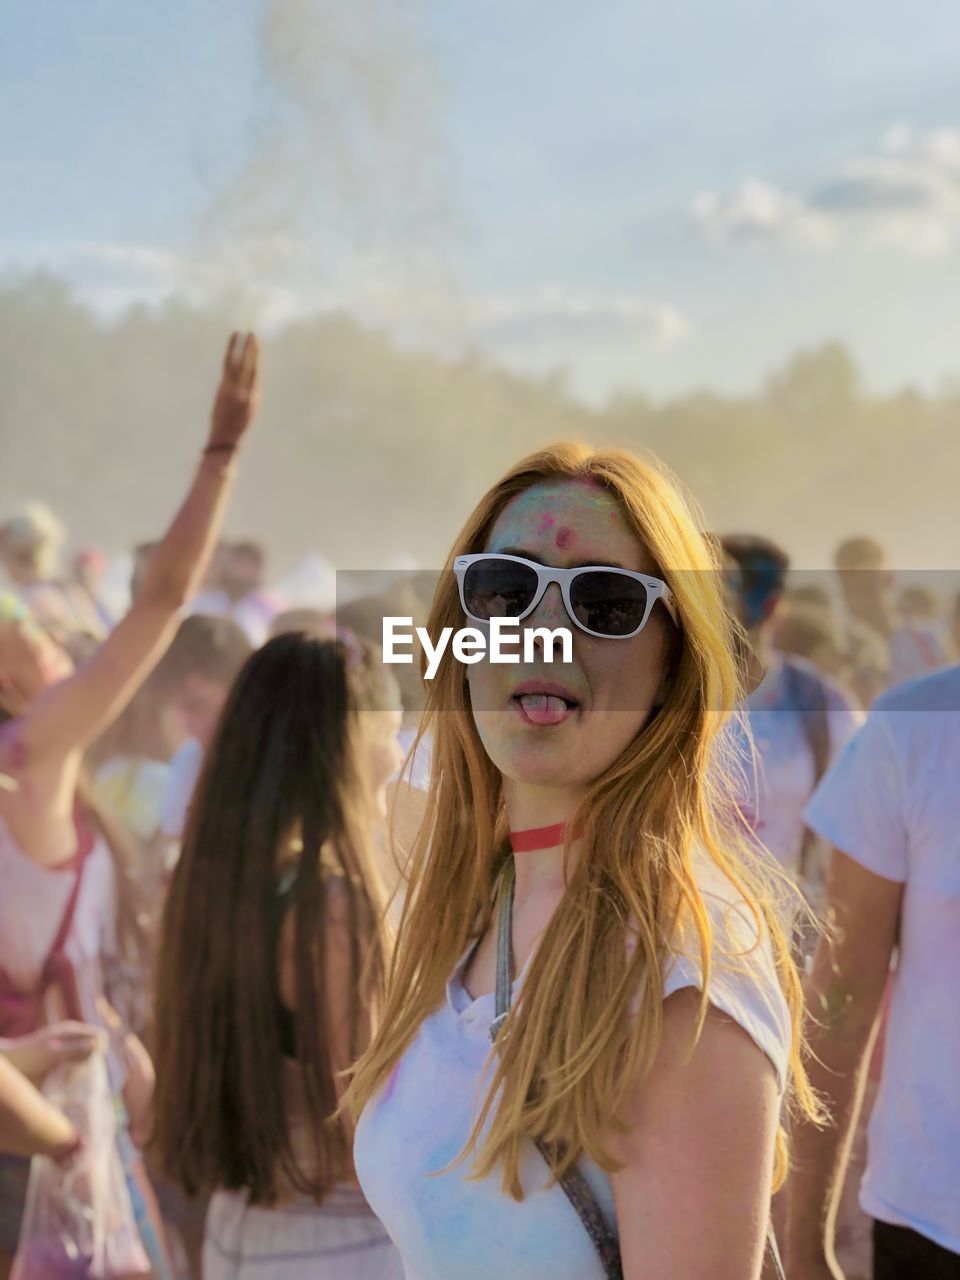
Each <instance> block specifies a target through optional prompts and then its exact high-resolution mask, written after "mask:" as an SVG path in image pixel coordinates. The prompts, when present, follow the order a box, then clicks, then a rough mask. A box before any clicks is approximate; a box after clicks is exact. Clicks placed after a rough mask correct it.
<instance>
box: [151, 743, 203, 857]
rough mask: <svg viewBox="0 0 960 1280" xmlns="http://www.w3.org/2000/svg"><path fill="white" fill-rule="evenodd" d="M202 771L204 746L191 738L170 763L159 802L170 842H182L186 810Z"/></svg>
mask: <svg viewBox="0 0 960 1280" xmlns="http://www.w3.org/2000/svg"><path fill="white" fill-rule="evenodd" d="M202 768H203V747H202V746H201V745H200V743H199V742H198V741H197V740H196V738H188V739H187V741H186V742H185V743H184V744H183V746H182V747H180V748H179V750H177V751H176V752H174V755H173V758H172V759H171V761H170V765H169V768H168V772H167V782H166V786H165V788H164V792H163V800H162V801H161V802H160V832H161V834H162V835H163V836H165V837H166V838H167V839H168V840H182V839H183V829H184V827H185V826H186V823H187V810H188V809H189V808H190V801H191V800H192V799H193V793H194V791H195V789H196V786H197V779H198V778H199V777H200V770H201V769H202Z"/></svg>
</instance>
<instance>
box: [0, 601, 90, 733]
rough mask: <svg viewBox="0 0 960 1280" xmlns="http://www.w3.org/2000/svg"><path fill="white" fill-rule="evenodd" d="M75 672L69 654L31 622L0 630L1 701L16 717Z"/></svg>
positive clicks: (8, 625) (1, 627) (3, 626)
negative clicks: (47, 689)
mask: <svg viewBox="0 0 960 1280" xmlns="http://www.w3.org/2000/svg"><path fill="white" fill-rule="evenodd" d="M72 672H73V663H72V662H71V660H70V657H69V655H68V654H67V652H66V651H65V650H64V649H62V648H61V647H60V645H58V644H57V642H56V641H55V640H53V639H51V637H50V636H49V635H47V633H46V631H44V630H43V628H42V627H39V626H37V624H36V623H35V622H32V621H30V620H29V619H24V620H22V621H20V620H18V621H15V622H5V623H3V625H2V626H0V698H2V699H3V700H4V702H5V704H8V706H7V709H8V710H9V711H12V712H14V713H15V714H16V713H17V712H19V711H21V710H24V709H25V708H27V707H29V706H30V704H31V703H32V702H33V701H34V699H35V698H36V697H38V696H39V694H41V693H42V692H43V691H44V689H46V688H48V687H49V686H50V685H52V684H56V683H57V681H58V680H63V679H65V678H66V677H67V676H69V675H71V674H72Z"/></svg>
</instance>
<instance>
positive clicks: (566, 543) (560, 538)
mask: <svg viewBox="0 0 960 1280" xmlns="http://www.w3.org/2000/svg"><path fill="white" fill-rule="evenodd" d="M574 537H575V534H574V532H573V530H572V529H568V528H567V527H566V525H564V527H563V528H562V529H561V530H560V532H559V533H558V534H557V537H556V544H557V546H558V547H559V548H560V550H561V551H566V550H567V549H568V548H569V547H572V546H573V542H574Z"/></svg>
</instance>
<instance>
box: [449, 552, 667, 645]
mask: <svg viewBox="0 0 960 1280" xmlns="http://www.w3.org/2000/svg"><path fill="white" fill-rule="evenodd" d="M453 572H454V574H455V575H456V578H457V585H458V586H459V588H460V604H461V605H462V607H463V612H464V613H465V614H466V615H467V617H468V618H472V619H473V620H474V621H475V622H489V621H490V619H491V618H515V619H516V620H517V621H518V622H519V621H520V620H521V619H523V618H526V617H529V615H530V614H531V613H533V611H534V609H535V608H536V607H537V605H538V604H539V603H540V601H541V600H542V599H543V597H544V594H545V592H546V590H547V587H548V586H549V585H550V584H551V582H555V583H557V585H558V586H559V588H560V594H561V595H562V597H563V605H564V608H565V609H566V611H567V614H568V615H569V617H570V620H571V622H573V623H574V624H575V625H576V626H577V627H579V628H580V630H581V631H585V632H586V633H587V635H588V636H601V637H602V638H603V639H604V640H629V639H630V637H631V636H635V635H639V633H640V632H641V631H642V630H643V628H644V627H645V626H646V625H647V621H648V619H649V617H650V614H651V613H652V612H653V606H654V605H655V604H656V602H657V601H658V600H662V601H663V604H664V607H665V608H666V610H667V612H668V613H669V614H670V617H671V618H672V619H673V622H674V624H675V625H677V626H679V621H678V618H677V608H676V605H675V603H674V600H673V594H672V592H671V590H670V588H669V587H668V586H667V584H666V583H665V582H664V581H662V579H660V578H652V577H650V575H649V574H646V573H634V572H633V570H632V569H617V568H612V567H611V566H610V565H599V564H598V565H581V566H579V567H578V568H576V569H555V568H554V567H553V566H552V565H548V564H538V563H537V562H536V561H535V560H525V559H524V558H523V557H522V556H507V555H495V554H489V553H487V552H480V553H479V554H477V555H471V556H457V558H456V559H455V560H454V562H453Z"/></svg>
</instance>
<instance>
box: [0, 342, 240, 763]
mask: <svg viewBox="0 0 960 1280" xmlns="http://www.w3.org/2000/svg"><path fill="white" fill-rule="evenodd" d="M259 386H260V384H259V349H258V346H257V340H256V338H255V337H254V336H253V335H252V334H248V335H247V336H246V337H245V338H242V337H241V336H240V335H238V334H234V335H233V336H232V337H231V339H230V343H229V345H228V347H227V353H226V356H225V358H224V362H223V376H222V379H221V382H220V386H219V389H218V391H217V395H216V400H215V401H214V406H213V415H212V421H211V426H210V436H209V440H208V443H207V445H206V448H205V449H204V451H203V456H202V458H201V460H200V465H199V467H198V469H197V473H196V475H195V477H194V480H193V483H192V484H191V486H190V490H189V492H188V494H187V496H186V498H185V500H184V502H183V504H182V506H181V507H180V510H179V511H178V512H177V514H176V516H175V517H174V519H173V523H172V524H171V525H170V527H169V529H168V530H167V532H166V535H165V536H164V538H163V540H162V541H161V542H160V544H159V545H158V547H157V549H156V551H155V552H154V554H153V556H152V558H151V560H150V563H149V566H148V568H147V572H146V575H145V579H144V583H143V588H142V591H141V592H140V593H139V594H138V596H137V598H136V600H135V601H134V603H133V604H132V605H131V607H130V610H129V612H128V613H127V614H126V616H125V617H124V618H123V619H122V620H121V622H120V623H119V624H118V625H117V627H116V629H115V630H114V631H113V632H112V633H111V634H110V635H109V636H108V637H107V639H106V640H105V641H104V643H103V645H102V646H101V648H100V649H98V650H97V652H96V653H95V654H94V656H93V657H92V658H91V659H90V660H89V661H88V662H87V663H86V664H85V665H84V666H83V667H81V668H80V669H79V670H78V671H77V672H76V673H75V674H74V675H72V676H70V677H69V678H68V679H66V680H63V681H61V682H60V683H59V684H55V685H53V686H52V687H51V688H50V689H48V690H46V691H45V692H44V693H43V694H42V695H41V696H40V697H39V698H38V699H37V701H36V702H35V703H34V704H33V706H32V707H31V708H30V709H29V710H28V711H27V712H25V713H24V715H23V716H22V717H21V718H20V721H19V723H18V725H17V743H16V746H17V751H18V753H19V755H20V758H21V759H22V761H23V763H24V764H26V765H28V766H29V765H30V764H31V763H34V762H36V761H37V760H39V759H43V758H56V757H60V758H64V759H65V758H67V757H69V756H70V755H71V754H73V753H79V752H80V751H81V750H82V749H83V748H84V747H85V746H86V745H87V744H88V743H90V742H91V741H92V740H93V739H94V738H96V737H97V736H98V735H99V734H100V733H102V731H103V730H104V729H105V728H106V727H107V726H108V725H109V724H110V723H111V722H112V721H113V720H115V719H116V717H117V716H118V715H119V714H120V712H121V711H122V710H123V709H124V707H125V706H126V705H127V703H128V702H129V701H130V699H131V698H132V697H133V695H134V693H136V691H137V689H138V688H139V687H140V685H141V684H142V683H143V681H144V680H145V679H146V677H147V676H148V675H149V673H150V671H151V670H152V668H153V667H154V666H155V664H156V663H157V661H158V660H159V659H160V657H161V655H162V654H163V652H164V650H165V648H166V647H167V645H168V644H169V643H170V640H171V638H172V635H173V632H174V630H175V628H176V625H177V622H178V620H179V615H180V610H181V609H182V607H183V605H184V604H185V603H186V602H187V601H188V600H189V599H190V597H191V596H192V595H193V594H194V593H195V592H196V590H197V588H198V587H199V585H200V583H201V581H202V579H203V575H204V574H205V572H206V570H207V566H208V565H209V562H210V558H211V556H212V554H213V550H214V548H215V546H216V542H217V537H218V534H219V531H220V525H221V522H222V519H223V513H224V509H225V507H226V503H227V499H228V497H229V494H230V489H231V486H232V481H233V478H234V474H235V472H234V467H233V465H232V459H233V457H234V455H235V454H236V452H237V450H238V448H239V446H240V443H241V441H242V439H243V437H244V435H245V433H246V431H247V428H248V426H249V425H250V422H251V421H252V420H253V417H254V415H255V413H256V411H257V407H258V404H259V398H260V390H259Z"/></svg>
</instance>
